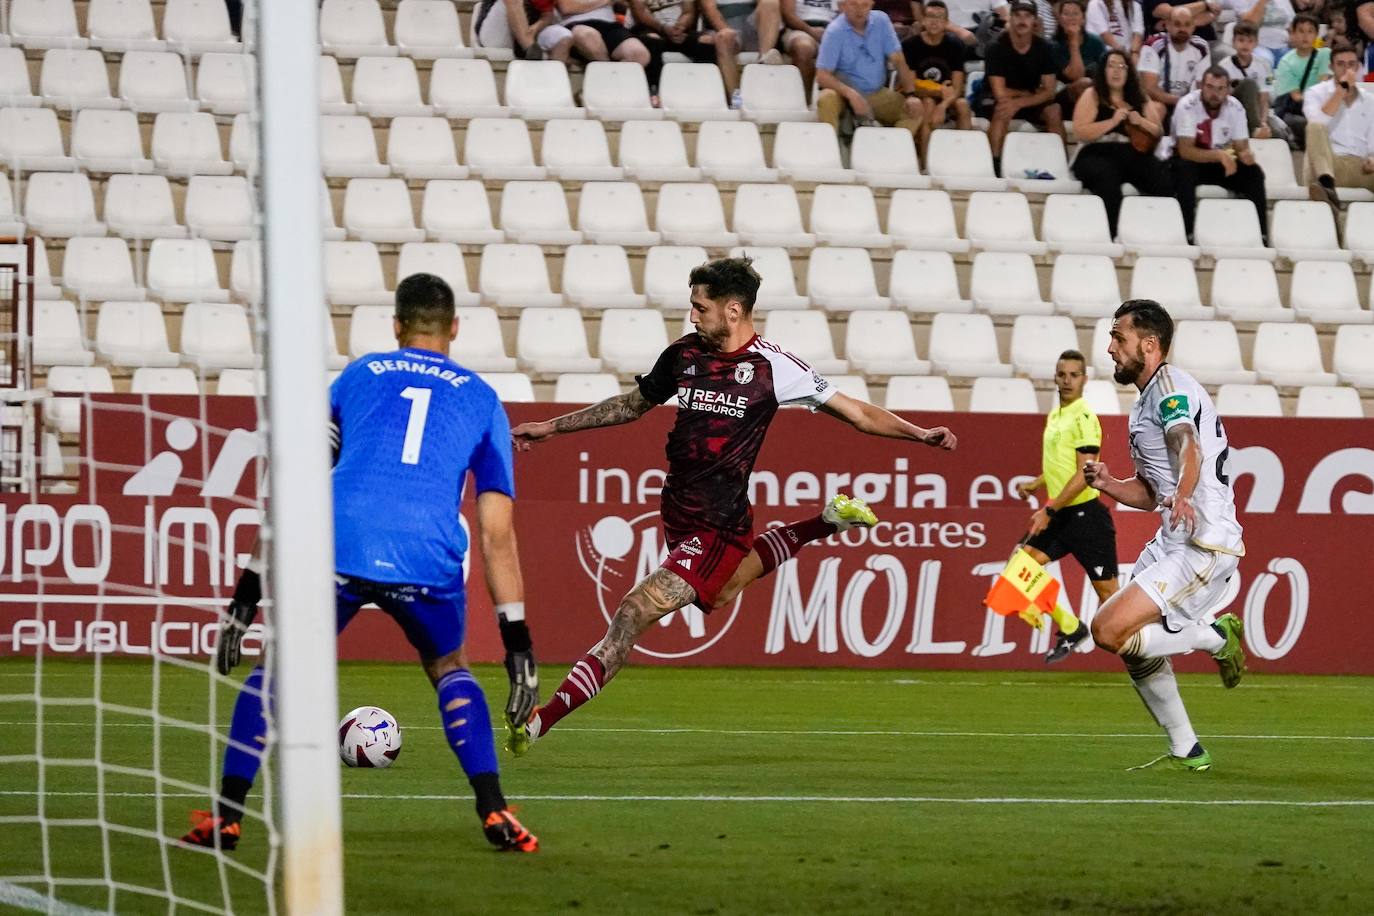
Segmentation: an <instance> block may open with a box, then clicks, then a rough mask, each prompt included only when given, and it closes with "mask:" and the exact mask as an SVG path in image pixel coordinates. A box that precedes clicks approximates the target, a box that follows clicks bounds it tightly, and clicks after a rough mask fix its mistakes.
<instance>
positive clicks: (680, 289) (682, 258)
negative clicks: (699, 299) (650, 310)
mask: <svg viewBox="0 0 1374 916" xmlns="http://www.w3.org/2000/svg"><path fill="white" fill-rule="evenodd" d="M705 262H706V249H705V248H703V247H701V246H700V245H658V246H655V247H653V248H650V249H649V251H648V253H647V254H646V255H645V256H644V295H645V296H648V297H649V302H650V303H652V304H653V305H656V306H658V307H659V308H672V309H680V310H682V311H684V312H685V311H687V309H689V308H690V307H691V301H690V300H691V290H690V289H689V288H688V286H687V278H688V277H689V276H690V275H691V273H692V268H694V267H696V266H697V265H699V264H704V263H705Z"/></svg>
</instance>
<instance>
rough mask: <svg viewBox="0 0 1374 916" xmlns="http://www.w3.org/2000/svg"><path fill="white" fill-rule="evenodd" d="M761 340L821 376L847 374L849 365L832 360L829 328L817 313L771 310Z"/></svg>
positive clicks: (811, 311) (812, 311)
mask: <svg viewBox="0 0 1374 916" xmlns="http://www.w3.org/2000/svg"><path fill="white" fill-rule="evenodd" d="M762 336H763V337H764V339H766V340H768V341H771V342H772V343H775V344H777V345H778V346H780V347H782V348H783V349H784V350H786V351H788V352H789V353H791V354H792V355H793V356H796V357H797V358H798V359H801V360H802V361H803V362H805V363H806V364H807V365H809V366H811V368H813V369H815V370H816V371H817V372H819V373H820V374H822V375H829V374H831V373H844V372H848V371H849V361H848V360H844V359H837V358H836V357H835V344H834V343H833V342H832V340H831V338H830V325H829V324H827V323H826V320H825V315H823V314H821V313H820V312H818V311H815V310H808V311H795V310H793V309H773V310H772V311H770V312H769V313H768V317H766V318H765V319H764V320H763V335H762Z"/></svg>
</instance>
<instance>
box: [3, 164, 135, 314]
mask: <svg viewBox="0 0 1374 916" xmlns="http://www.w3.org/2000/svg"><path fill="white" fill-rule="evenodd" d="M3 185H4V182H3V181H0V226H3V225H4V219H5V216H4V214H5V200H4V194H3V191H4V187H3ZM15 234H16V235H18V233H15ZM32 238H33V276H32V277H31V278H30V281H31V283H32V284H33V297H34V298H35V299H61V298H63V295H62V291H61V290H60V289H58V288H57V286H56V285H54V284H53V279H52V267H51V265H50V264H49V263H48V249H47V246H46V245H44V244H43V237H42V236H41V235H35V236H32ZM68 244H69V245H70V244H71V243H70V242H68ZM124 257H125V261H126V262H127V261H128V253H127V252H126V253H125V256H124ZM130 276H132V273H130Z"/></svg>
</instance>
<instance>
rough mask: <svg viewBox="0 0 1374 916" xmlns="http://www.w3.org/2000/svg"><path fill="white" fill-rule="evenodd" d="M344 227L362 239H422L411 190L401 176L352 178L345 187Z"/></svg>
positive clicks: (405, 240)
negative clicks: (412, 206) (411, 205)
mask: <svg viewBox="0 0 1374 916" xmlns="http://www.w3.org/2000/svg"><path fill="white" fill-rule="evenodd" d="M343 221H344V228H345V229H347V230H348V234H349V235H351V236H352V237H354V238H358V239H362V240H363V241H365V242H388V243H392V244H399V243H402V242H423V241H424V240H425V230H423V229H419V228H416V226H415V213H414V211H413V210H411V208H410V191H409V190H408V189H407V188H406V183H405V182H404V181H403V180H402V179H400V178H354V179H352V180H351V181H349V182H348V188H347V189H346V190H345V191H344V212H343Z"/></svg>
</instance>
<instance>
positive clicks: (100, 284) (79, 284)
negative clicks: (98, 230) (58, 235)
mask: <svg viewBox="0 0 1374 916" xmlns="http://www.w3.org/2000/svg"><path fill="white" fill-rule="evenodd" d="M62 285H63V286H65V287H66V288H67V289H68V290H70V291H71V292H72V293H74V294H75V295H76V296H77V297H78V298H80V299H90V300H102V299H142V298H143V297H144V296H145V295H146V293H145V292H144V291H143V287H141V286H139V285H138V283H136V282H135V281H134V266H133V261H132V260H131V259H130V258H129V246H128V243H126V242H125V241H124V240H123V239H115V238H89V237H87V238H74V239H68V240H67V249H66V252H65V253H64V255H63V258H62Z"/></svg>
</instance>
